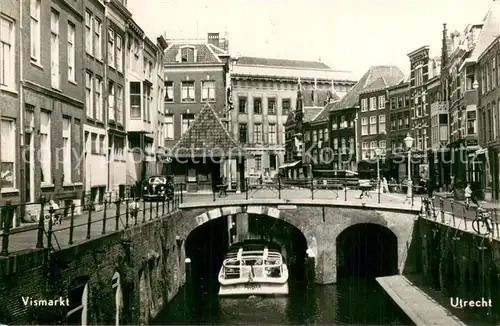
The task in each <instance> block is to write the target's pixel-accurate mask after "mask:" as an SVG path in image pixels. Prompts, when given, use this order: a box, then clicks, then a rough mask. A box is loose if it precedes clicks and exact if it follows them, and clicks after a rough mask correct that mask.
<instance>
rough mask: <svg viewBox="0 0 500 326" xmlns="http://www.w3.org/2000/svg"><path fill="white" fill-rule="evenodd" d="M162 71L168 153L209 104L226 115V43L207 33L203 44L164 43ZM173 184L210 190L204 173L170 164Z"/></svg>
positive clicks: (228, 63) (210, 185)
mask: <svg viewBox="0 0 500 326" xmlns="http://www.w3.org/2000/svg"><path fill="white" fill-rule="evenodd" d="M168 43H169V46H168V48H167V49H166V51H165V55H164V58H165V59H164V68H165V116H164V126H165V138H166V141H165V147H166V149H167V150H168V149H171V148H172V147H173V146H174V145H175V144H176V143H177V142H178V141H179V140H180V139H181V137H182V135H183V134H184V133H185V132H186V131H187V130H188V129H189V127H190V126H191V124H192V123H193V122H194V121H195V119H196V115H197V114H198V113H200V111H201V109H202V108H203V107H204V106H205V105H206V103H209V104H210V105H211V107H212V109H213V110H214V112H216V114H217V115H219V116H220V117H223V116H224V115H226V114H227V111H228V108H229V105H228V97H227V88H228V86H229V85H228V84H227V74H228V73H229V65H230V62H229V54H228V53H227V50H228V46H229V43H228V40H227V39H226V38H219V35H218V33H209V34H208V37H207V39H204V40H168ZM171 167H172V169H173V170H171V172H172V173H173V174H174V176H175V182H182V183H187V184H188V191H204V190H207V191H208V190H210V191H211V190H212V184H211V182H210V181H209V180H208V177H207V175H208V172H206V173H203V171H199V170H197V169H195V168H189V166H188V165H186V164H172V166H171Z"/></svg>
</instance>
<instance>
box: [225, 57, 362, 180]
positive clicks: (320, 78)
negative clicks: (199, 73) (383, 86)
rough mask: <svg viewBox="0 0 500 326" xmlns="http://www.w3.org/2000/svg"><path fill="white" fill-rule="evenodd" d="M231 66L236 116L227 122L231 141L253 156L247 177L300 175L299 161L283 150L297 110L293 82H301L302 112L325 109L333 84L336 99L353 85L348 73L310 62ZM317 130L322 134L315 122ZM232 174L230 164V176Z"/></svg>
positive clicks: (247, 60)
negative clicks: (280, 173) (289, 123)
mask: <svg viewBox="0 0 500 326" xmlns="http://www.w3.org/2000/svg"><path fill="white" fill-rule="evenodd" d="M233 62H234V63H233V65H232V71H231V89H232V96H233V101H234V104H235V110H233V111H232V114H231V117H230V118H231V126H232V133H233V136H234V137H235V138H237V139H238V140H239V142H240V143H241V144H243V147H244V148H245V150H247V151H248V152H250V153H251V154H252V155H253V157H252V158H249V159H248V162H247V167H248V175H247V176H252V175H254V176H260V175H262V176H274V175H275V174H276V173H278V171H279V169H282V170H283V171H285V170H293V169H295V170H296V171H301V169H302V167H300V166H299V162H301V159H297V157H296V155H294V154H293V152H294V150H293V149H291V150H289V151H287V150H286V142H287V135H286V134H285V133H288V132H287V131H286V130H285V129H286V128H285V124H286V121H287V118H288V116H289V114H290V112H292V111H296V110H297V108H296V107H294V104H295V105H296V104H297V94H298V93H297V80H300V87H301V92H300V94H302V96H303V102H304V103H303V104H302V105H303V106H304V108H305V107H316V108H317V107H321V108H324V106H325V105H326V104H327V103H326V102H327V99H326V93H327V92H328V91H329V90H331V88H332V83H333V85H334V88H335V93H336V94H337V95H336V96H338V97H342V96H343V95H345V94H346V93H347V91H348V90H349V89H350V88H351V87H352V85H354V83H355V82H354V81H353V79H352V76H351V73H350V72H347V71H338V70H333V69H331V68H330V67H328V66H327V65H325V64H324V63H322V62H314V61H296V60H285V59H272V58H257V57H239V58H234V60H233ZM301 103H302V102H301ZM324 120H325V119H324ZM325 121H326V120H325ZM323 124H324V122H323ZM294 126H295V125H294ZM315 126H316V127H315V128H319V129H321V130H323V129H324V128H323V127H321V128H320V127H319V126H321V123H319V124H318V121H316V123H315ZM295 128H296V126H295V127H293V128H292V129H295ZM289 136H290V137H291V138H290V142H294V141H293V140H292V139H294V132H293V131H292V132H291V133H289ZM301 142H303V139H301ZM295 151H296V150H295ZM298 152H300V151H298ZM307 164H309V165H310V163H307ZM292 168H293V169H292ZM234 170H235V166H234V164H233V165H232V167H231V171H234ZM284 173H287V174H288V172H284ZM290 173H292V172H290ZM297 173H298V172H297ZM230 175H232V172H231V173H230Z"/></svg>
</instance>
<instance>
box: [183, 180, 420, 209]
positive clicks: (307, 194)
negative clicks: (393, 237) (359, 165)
mask: <svg viewBox="0 0 500 326" xmlns="http://www.w3.org/2000/svg"><path fill="white" fill-rule="evenodd" d="M412 190H413V191H412V192H411V196H410V197H409V198H406V194H407V185H406V184H391V183H382V182H380V186H379V185H378V183H377V181H371V182H369V183H367V184H361V185H360V183H359V181H358V180H356V179H352V178H344V179H342V178H313V179H311V178H308V179H304V178H302V179H289V178H273V179H262V178H260V179H257V178H246V179H245V180H243V182H241V184H240V185H239V187H237V189H234V188H233V189H230V190H228V189H227V186H226V185H218V186H217V187H216V188H215V189H214V190H213V191H212V193H211V194H206V196H208V195H211V197H212V198H211V199H209V198H204V199H203V200H211V201H221V200H225V201H227V200H231V199H240V200H241V199H259V198H260V199H264V198H265V199H273V198H274V199H284V200H286V199H328V200H330V199H332V200H333V199H335V200H344V201H359V200H360V199H363V200H368V201H372V202H374V203H384V202H394V201H395V200H400V201H401V202H406V203H408V204H411V205H412V206H418V205H420V202H418V203H417V202H416V201H415V200H416V199H417V200H418V199H419V196H420V194H422V193H424V192H425V191H426V190H425V188H424V187H420V186H418V185H413V186H412ZM186 196H187V198H186V201H190V202H193V201H194V200H202V199H201V198H200V195H199V194H192V193H187V194H186ZM195 198H196V199H195Z"/></svg>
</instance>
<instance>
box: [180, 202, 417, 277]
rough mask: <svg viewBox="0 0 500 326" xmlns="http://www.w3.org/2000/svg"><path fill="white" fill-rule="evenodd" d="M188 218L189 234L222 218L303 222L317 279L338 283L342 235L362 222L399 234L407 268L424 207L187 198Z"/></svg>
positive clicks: (184, 231)
mask: <svg viewBox="0 0 500 326" xmlns="http://www.w3.org/2000/svg"><path fill="white" fill-rule="evenodd" d="M180 209H181V211H182V216H183V218H182V219H181V220H179V221H178V223H177V225H176V229H177V232H178V235H179V236H180V237H181V238H183V239H187V237H188V236H189V234H190V233H191V232H192V231H193V230H194V229H196V228H197V227H199V226H201V225H203V224H205V223H208V222H209V221H211V220H214V219H218V218H227V217H228V216H237V217H238V215H246V214H254V215H260V216H267V217H270V218H273V219H281V220H283V221H285V222H286V223H288V224H290V225H292V226H293V227H295V228H297V229H298V230H299V231H300V232H301V233H302V235H303V236H304V238H305V239H306V242H307V246H308V250H307V252H308V255H309V257H310V258H314V261H315V271H316V282H317V283H321V284H328V283H335V282H336V280H337V272H336V266H337V261H336V260H337V258H336V257H337V248H336V240H337V238H338V236H339V235H340V234H341V233H342V232H343V231H345V230H346V229H348V228H350V227H353V226H355V225H359V224H377V225H380V226H383V227H385V228H387V229H389V230H390V231H392V233H393V234H394V235H395V236H396V238H397V246H398V248H397V251H398V270H399V272H400V273H402V271H403V269H404V267H405V263H406V257H407V252H408V251H407V248H408V247H409V243H410V241H411V237H412V233H413V226H414V224H415V221H416V219H417V218H418V214H419V212H420V208H417V207H413V208H412V207H410V206H409V205H405V204H399V203H392V204H391V207H388V205H387V204H376V203H362V204H361V205H360V203H359V202H333V203H332V200H314V201H312V200H310V199H307V200H300V199H296V200H277V199H252V200H231V201H229V200H228V201H217V202H211V201H207V202H204V203H202V202H198V203H188V204H181V205H180Z"/></svg>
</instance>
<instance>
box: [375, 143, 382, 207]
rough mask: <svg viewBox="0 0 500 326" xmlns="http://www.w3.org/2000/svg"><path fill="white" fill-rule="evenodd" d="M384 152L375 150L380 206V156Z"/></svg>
mask: <svg viewBox="0 0 500 326" xmlns="http://www.w3.org/2000/svg"><path fill="white" fill-rule="evenodd" d="M381 153H382V150H381V149H380V148H378V147H377V148H375V156H376V157H377V187H378V189H377V191H378V203H379V204H380V154H381Z"/></svg>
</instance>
